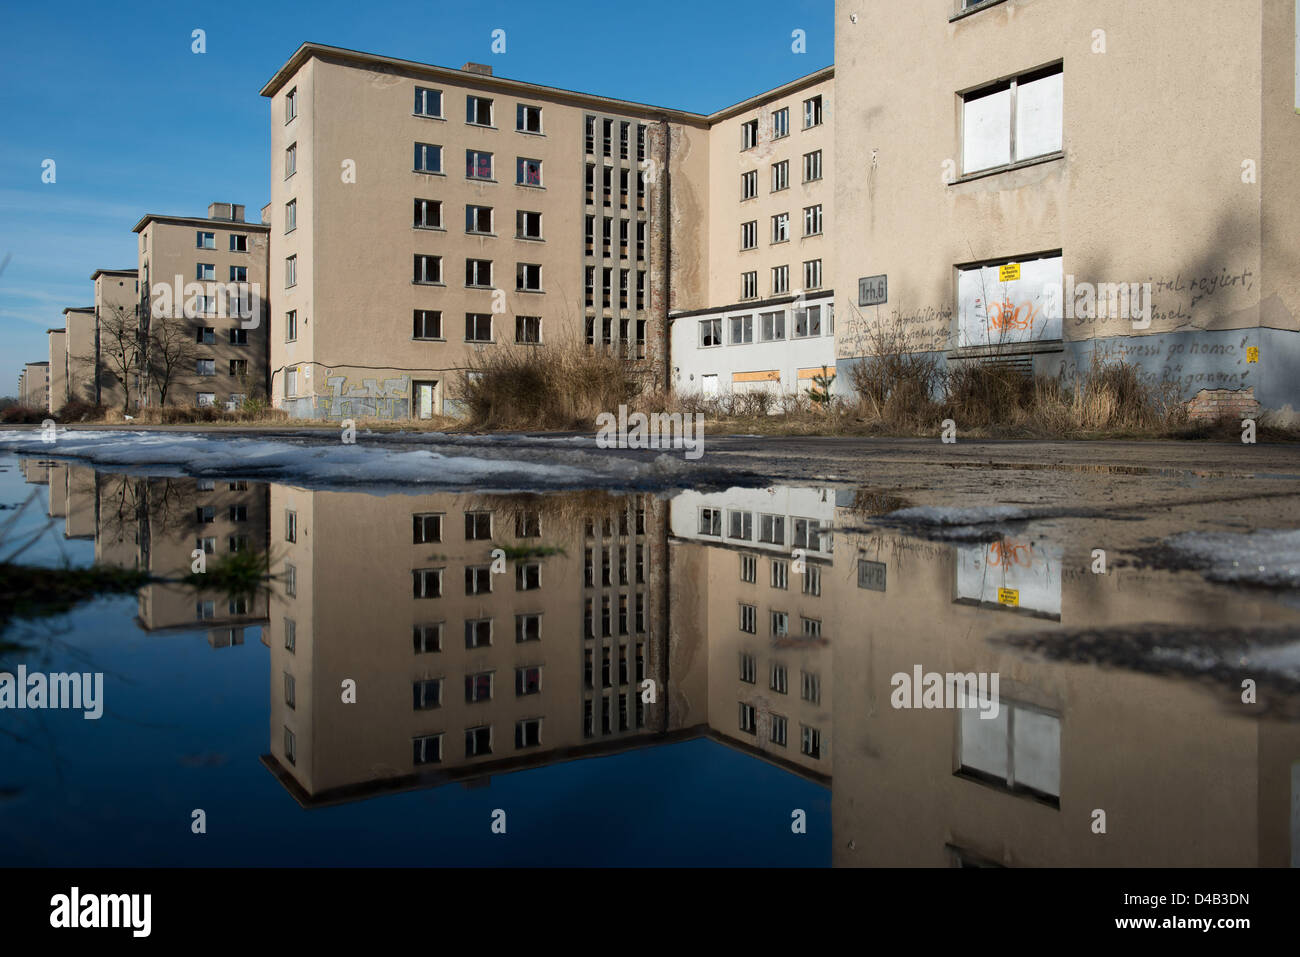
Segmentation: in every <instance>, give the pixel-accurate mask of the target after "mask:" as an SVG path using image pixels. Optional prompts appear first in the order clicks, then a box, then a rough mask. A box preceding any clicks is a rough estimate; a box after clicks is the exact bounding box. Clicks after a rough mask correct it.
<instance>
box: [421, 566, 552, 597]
mask: <svg viewBox="0 0 1300 957" xmlns="http://www.w3.org/2000/svg"><path fill="white" fill-rule="evenodd" d="M444 571H446V569H445V568H416V569H412V571H411V580H412V594H413V596H414V597H415V598H441V597H443V572H444ZM492 578H493V573H492V566H491V565H467V566H466V567H465V594H466V595H490V594H491V593H492ZM541 587H542V565H541V562H518V563H516V564H515V591H536V590H537V589H539V588H541Z"/></svg>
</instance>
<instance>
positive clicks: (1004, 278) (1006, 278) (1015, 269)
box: [998, 263, 1020, 282]
mask: <svg viewBox="0 0 1300 957" xmlns="http://www.w3.org/2000/svg"><path fill="white" fill-rule="evenodd" d="M1019 278H1020V263H1003V264H1002V265H1001V266H999V267H998V282H1011V281H1012V280H1015V279H1019Z"/></svg>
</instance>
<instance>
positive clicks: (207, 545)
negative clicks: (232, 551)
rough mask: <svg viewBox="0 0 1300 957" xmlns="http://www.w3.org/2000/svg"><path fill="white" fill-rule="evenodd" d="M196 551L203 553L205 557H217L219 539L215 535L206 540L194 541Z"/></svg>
mask: <svg viewBox="0 0 1300 957" xmlns="http://www.w3.org/2000/svg"><path fill="white" fill-rule="evenodd" d="M194 548H195V550H196V551H202V552H203V554H205V555H215V554H216V553H217V538H216V536H215V535H208V536H207V537H205V538H197V539H195V540H194Z"/></svg>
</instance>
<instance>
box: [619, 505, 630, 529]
mask: <svg viewBox="0 0 1300 957" xmlns="http://www.w3.org/2000/svg"><path fill="white" fill-rule="evenodd" d="M627 531H628V520H627V509H623V510H622V511H620V512H619V513H618V533H619V534H620V535H626V534H627Z"/></svg>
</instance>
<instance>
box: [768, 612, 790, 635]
mask: <svg viewBox="0 0 1300 957" xmlns="http://www.w3.org/2000/svg"><path fill="white" fill-rule="evenodd" d="M771 622H772V637H773V638H782V637H785V636H786V635H788V634H790V616H789V615H787V614H786V613H785V612H783V611H774V612H772V618H771Z"/></svg>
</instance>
